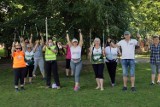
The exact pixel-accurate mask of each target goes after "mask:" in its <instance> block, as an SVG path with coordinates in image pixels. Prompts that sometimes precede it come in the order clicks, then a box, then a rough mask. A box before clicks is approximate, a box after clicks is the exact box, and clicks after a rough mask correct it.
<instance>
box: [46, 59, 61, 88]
mask: <svg viewBox="0 0 160 107" xmlns="http://www.w3.org/2000/svg"><path fill="white" fill-rule="evenodd" d="M45 64H46V74H47V83H46V85H47V86H51V72H53V78H54V81H55V83H56V85H57V86H60V82H59V75H58V68H57V61H55V60H54V61H46V63H45Z"/></svg>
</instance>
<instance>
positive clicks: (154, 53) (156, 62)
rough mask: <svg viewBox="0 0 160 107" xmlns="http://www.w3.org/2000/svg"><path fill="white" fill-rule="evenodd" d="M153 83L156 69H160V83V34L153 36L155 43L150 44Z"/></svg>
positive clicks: (159, 75)
mask: <svg viewBox="0 0 160 107" xmlns="http://www.w3.org/2000/svg"><path fill="white" fill-rule="evenodd" d="M150 51H151V54H150V65H151V71H152V74H151V85H154V84H155V77H156V71H157V70H158V78H157V83H158V84H160V43H159V36H153V44H151V45H150Z"/></svg>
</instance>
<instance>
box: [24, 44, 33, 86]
mask: <svg viewBox="0 0 160 107" xmlns="http://www.w3.org/2000/svg"><path fill="white" fill-rule="evenodd" d="M26 47H27V49H26V51H25V60H26V66H27V67H26V74H25V78H24V84H25V83H26V82H27V75H28V74H29V84H32V72H33V69H34V49H32V46H31V45H30V44H27V46H26Z"/></svg>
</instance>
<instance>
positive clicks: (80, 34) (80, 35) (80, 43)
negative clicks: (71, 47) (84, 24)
mask: <svg viewBox="0 0 160 107" xmlns="http://www.w3.org/2000/svg"><path fill="white" fill-rule="evenodd" d="M78 31H79V38H80V40H79V45H80V46H81V47H82V45H83V36H82V33H81V29H79V30H78Z"/></svg>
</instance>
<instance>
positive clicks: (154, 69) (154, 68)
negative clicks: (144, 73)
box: [151, 64, 160, 74]
mask: <svg viewBox="0 0 160 107" xmlns="http://www.w3.org/2000/svg"><path fill="white" fill-rule="evenodd" d="M151 70H152V74H156V72H157V71H158V73H160V65H159V64H151Z"/></svg>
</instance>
